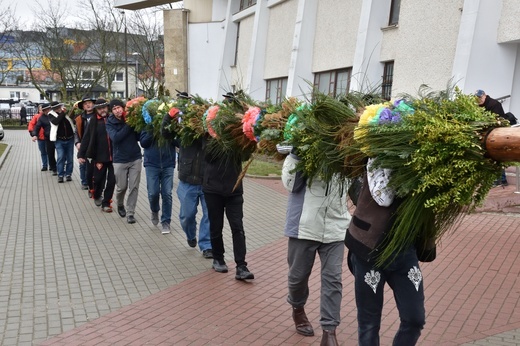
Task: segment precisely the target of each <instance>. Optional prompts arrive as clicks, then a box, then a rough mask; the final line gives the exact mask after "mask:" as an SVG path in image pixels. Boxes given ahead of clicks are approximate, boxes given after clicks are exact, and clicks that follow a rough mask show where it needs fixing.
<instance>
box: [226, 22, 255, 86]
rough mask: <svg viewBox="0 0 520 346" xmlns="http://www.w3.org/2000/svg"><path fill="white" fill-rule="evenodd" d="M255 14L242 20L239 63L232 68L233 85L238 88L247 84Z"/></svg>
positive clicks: (238, 54)
mask: <svg viewBox="0 0 520 346" xmlns="http://www.w3.org/2000/svg"><path fill="white" fill-rule="evenodd" d="M254 20H255V16H254V15H253V16H249V17H246V18H244V19H242V20H241V21H240V34H239V39H238V53H237V63H236V65H235V67H234V68H233V69H232V76H231V83H230V86H231V85H235V86H236V87H237V88H238V89H244V88H245V87H246V85H247V82H246V78H247V74H248V71H247V68H248V63H249V52H250V50H251V44H252V40H253V24H254ZM228 90H231V89H230V88H229V89H228Z"/></svg>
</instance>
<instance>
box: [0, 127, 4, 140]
mask: <svg viewBox="0 0 520 346" xmlns="http://www.w3.org/2000/svg"><path fill="white" fill-rule="evenodd" d="M2 139H4V128H3V127H2V124H0V141H1V140H2Z"/></svg>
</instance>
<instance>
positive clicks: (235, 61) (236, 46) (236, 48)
mask: <svg viewBox="0 0 520 346" xmlns="http://www.w3.org/2000/svg"><path fill="white" fill-rule="evenodd" d="M239 37H240V22H238V23H237V39H236V41H235V60H234V61H233V66H237V62H238V38H239Z"/></svg>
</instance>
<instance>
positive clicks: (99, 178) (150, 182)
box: [28, 93, 254, 280]
mask: <svg viewBox="0 0 520 346" xmlns="http://www.w3.org/2000/svg"><path fill="white" fill-rule="evenodd" d="M183 94H184V93H183ZM183 94H181V95H180V97H184V95H183ZM125 106H126V105H125V103H124V102H123V101H121V100H119V99H112V100H111V101H107V100H105V99H103V98H98V99H94V98H90V97H85V98H83V99H82V100H81V101H78V102H76V103H75V104H74V109H73V110H71V111H70V112H67V110H66V109H65V108H64V105H63V104H62V103H59V102H51V103H45V104H42V105H41V106H40V109H39V112H38V114H37V115H36V116H35V117H33V119H32V120H31V123H30V124H29V127H28V129H29V133H30V135H31V137H32V140H33V141H35V142H36V141H37V142H38V148H39V150H40V154H41V162H42V168H41V170H42V171H49V170H50V172H52V174H53V175H54V176H58V183H63V182H67V181H72V171H73V167H74V165H73V159H74V148H75V149H76V151H77V155H76V157H77V160H78V162H79V173H80V188H81V189H82V190H86V191H88V198H91V199H93V201H94V204H95V206H96V207H99V208H100V209H101V211H103V212H106V213H111V212H113V208H112V201H113V199H114V200H115V208H116V210H117V213H118V214H119V216H121V217H122V218H126V222H127V223H129V224H134V223H136V222H137V219H136V215H135V210H136V204H137V199H138V194H139V184H140V180H141V171H142V167H143V166H144V168H145V173H146V187H147V193H148V201H149V207H150V221H151V223H152V224H153V225H154V226H160V228H161V232H162V234H169V233H170V232H171V220H172V206H173V200H172V191H173V185H174V183H173V178H174V170H175V167H176V165H177V163H178V164H179V165H178V174H179V184H178V188H177V196H178V198H179V201H180V210H179V221H180V224H181V227H182V229H183V231H184V233H185V234H186V241H187V244H188V246H190V247H191V248H195V247H197V245H198V247H199V249H200V251H201V253H202V256H203V257H204V258H208V259H213V269H214V270H215V271H216V272H219V273H226V272H228V267H227V264H226V262H225V259H224V252H225V250H224V242H223V234H222V232H223V227H224V214H225V215H226V216H227V218H228V220H229V224H230V227H231V231H232V239H233V250H234V259H235V262H236V275H235V278H236V279H237V280H250V279H254V275H253V273H251V272H250V271H249V269H248V268H247V262H246V261H245V256H246V240H245V233H244V227H243V222H242V219H243V197H242V194H243V190H242V186H241V184H240V186H239V187H238V188H236V189H235V190H233V191H232V187H233V185H234V184H235V182H236V181H237V179H238V176H239V174H240V172H241V170H242V168H241V161H240V160H239V161H236V160H234V159H231V156H230V157H229V158H227V157H218V158H215V157H210V156H209V155H207V154H206V152H205V145H206V139H204V138H199V139H196V140H195V141H194V142H193V143H192V144H191V145H189V146H180V145H179V143H178V141H177V140H176V133H173V132H170V131H169V130H168V129H169V128H170V127H169V126H168V125H169V123H170V122H171V121H175V120H174V119H173V117H170V115H168V114H167V115H165V116H164V118H163V119H162V127H161V136H162V138H161V139H162V140H161V141H158V140H157V138H155V137H154V134H153V133H152V132H151V131H149V130H144V131H141V132H136V131H135V130H134V129H133V128H132V127H131V126H129V125H128V124H127V123H126V112H125ZM76 108H79V109H80V110H81V114H79V115H77V116H75V117H73V116H72V114H74V110H75V109H76ZM224 181H227V182H228V184H225V185H222V184H221V182H224ZM230 186H231V187H230ZM207 200H208V201H209V202H208V203H206V201H207ZM199 205H200V206H201V209H202V218H201V221H200V224H199V225H198V229H199V230H198V239H197V220H196V216H197V211H198V206H199Z"/></svg>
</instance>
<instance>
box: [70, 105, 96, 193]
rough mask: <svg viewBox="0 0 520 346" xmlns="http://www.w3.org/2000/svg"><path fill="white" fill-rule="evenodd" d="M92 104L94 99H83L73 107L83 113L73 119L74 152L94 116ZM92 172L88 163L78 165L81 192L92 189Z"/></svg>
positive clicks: (77, 148)
mask: <svg viewBox="0 0 520 346" xmlns="http://www.w3.org/2000/svg"><path fill="white" fill-rule="evenodd" d="M94 102H96V100H95V99H93V98H90V97H84V98H83V99H82V100H81V101H79V102H77V104H75V105H74V107H77V108H79V109H83V113H81V114H80V115H78V116H77V117H76V118H75V121H76V132H75V133H74V145H75V146H76V150H79V147H80V145H81V140H82V139H83V135H84V134H85V131H86V129H87V126H88V123H89V121H90V119H92V116H93V115H95V110H94ZM93 172H94V170H93V168H92V165H91V164H90V163H89V162H88V161H86V162H85V163H83V164H80V165H79V177H80V180H81V189H82V190H92V189H93V185H92V184H93V182H92V175H93Z"/></svg>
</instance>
